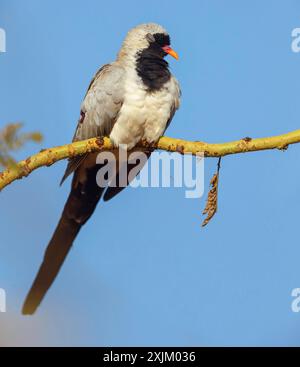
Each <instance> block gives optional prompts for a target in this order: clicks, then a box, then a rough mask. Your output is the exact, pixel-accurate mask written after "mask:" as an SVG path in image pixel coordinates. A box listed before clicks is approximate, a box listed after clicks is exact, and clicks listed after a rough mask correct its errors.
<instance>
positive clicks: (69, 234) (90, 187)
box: [22, 167, 103, 315]
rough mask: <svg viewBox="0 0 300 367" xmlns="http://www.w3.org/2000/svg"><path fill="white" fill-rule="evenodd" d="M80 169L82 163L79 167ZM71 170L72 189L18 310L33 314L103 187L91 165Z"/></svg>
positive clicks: (90, 212)
mask: <svg viewBox="0 0 300 367" xmlns="http://www.w3.org/2000/svg"><path fill="white" fill-rule="evenodd" d="M83 169H84V167H83ZM84 170H85V172H84V175H83V177H84V179H81V176H82V175H81V173H82V170H81V169H79V170H78V171H76V172H75V175H74V178H73V182H72V190H71V192H70V195H69V197H68V200H67V202H66V205H65V207H64V210H63V213H62V216H61V219H60V221H59V223H58V225H57V227H56V230H55V232H54V234H53V236H52V239H51V240H50V243H49V245H48V247H47V250H46V252H45V256H44V260H43V262H42V264H41V266H40V269H39V272H38V274H37V276H36V278H35V280H34V282H33V284H32V287H31V289H30V291H29V293H28V295H27V297H26V300H25V302H24V305H23V309H22V313H23V314H24V315H31V314H33V313H34V312H35V311H36V309H37V307H38V306H39V304H40V303H41V302H42V300H43V298H44V296H45V294H46V293H47V291H48V289H49V288H50V286H51V284H52V283H53V281H54V280H55V278H56V276H57V274H58V272H59V270H60V268H61V266H62V264H63V263H64V260H65V258H66V256H67V255H68V252H69V251H70V248H71V247H72V244H73V241H74V239H75V238H76V236H77V234H78V232H79V231H80V228H81V227H82V226H83V225H84V223H85V222H86V221H87V220H88V219H89V218H90V216H91V215H92V213H93V212H94V210H95V208H96V205H97V203H98V201H99V200H100V198H101V195H102V191H103V189H102V188H100V187H98V186H97V184H96V180H95V169H91V170H88V169H84Z"/></svg>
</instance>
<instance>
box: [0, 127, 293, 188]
mask: <svg viewBox="0 0 300 367" xmlns="http://www.w3.org/2000/svg"><path fill="white" fill-rule="evenodd" d="M295 143H300V130H295V131H292V132H289V133H287V134H283V135H278V136H272V137H266V138H258V139H251V138H244V139H241V140H236V141H231V142H228V143H220V144H210V143H205V142H201V141H195V142H192V141H186V140H182V139H173V138H168V137H166V136H164V137H162V138H161V139H160V140H159V142H158V143H157V144H156V146H155V148H156V149H161V150H166V151H169V152H179V153H182V154H197V153H200V152H203V153H204V156H205V157H223V156H225V155H229V154H238V153H246V152H254V151H259V150H267V149H286V148H287V147H288V145H290V144H295ZM140 147H141V148H143V147H147V144H146V143H141V144H140ZM112 148H113V146H112V144H111V141H110V139H109V138H103V139H99V138H92V139H88V140H83V141H78V142H75V143H71V144H67V145H63V146H59V147H55V148H50V149H44V150H42V151H40V152H39V153H37V154H35V155H33V156H31V157H29V158H27V159H25V160H23V161H20V162H19V163H17V164H16V165H15V166H14V167H12V168H10V169H7V170H5V171H3V172H2V173H0V190H2V189H3V188H4V187H5V186H7V185H9V184H10V183H11V182H13V181H15V180H17V179H20V178H22V177H25V176H28V175H29V174H30V173H31V172H32V171H34V170H35V169H37V168H39V167H43V166H51V165H52V164H53V163H55V162H57V161H60V160H62V159H66V158H72V157H75V156H78V155H82V154H84V153H89V152H100V151H101V150H111V149H112Z"/></svg>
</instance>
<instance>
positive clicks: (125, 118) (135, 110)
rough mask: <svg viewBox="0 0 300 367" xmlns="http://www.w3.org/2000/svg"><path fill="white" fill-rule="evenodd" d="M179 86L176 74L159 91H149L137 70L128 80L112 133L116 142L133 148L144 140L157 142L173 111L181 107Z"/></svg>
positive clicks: (129, 75) (130, 73) (131, 73)
mask: <svg viewBox="0 0 300 367" xmlns="http://www.w3.org/2000/svg"><path fill="white" fill-rule="evenodd" d="M179 95H180V91H179V86H178V83H177V81H176V79H175V78H174V77H171V79H170V80H169V81H168V82H167V83H166V84H165V86H164V87H163V88H162V89H161V90H159V91H156V92H151V93H150V92H147V90H146V88H145V87H144V85H143V84H142V82H141V80H140V79H139V78H138V77H137V75H136V73H135V71H134V70H133V71H131V72H130V71H129V72H128V75H127V78H126V81H125V93H124V102H123V105H122V107H121V110H120V113H119V116H118V119H117V121H116V122H115V125H114V127H113V129H112V131H111V133H110V138H111V139H112V141H113V142H114V144H115V145H117V146H118V145H120V144H126V145H127V148H128V149H131V148H133V147H134V146H135V145H136V144H137V143H138V142H139V141H140V140H141V139H145V140H146V141H147V142H149V143H153V142H156V141H157V140H158V139H159V138H160V137H161V136H162V135H163V133H164V131H165V129H166V125H167V123H168V121H169V119H170V116H171V114H172V111H173V110H174V109H176V108H178V107H179Z"/></svg>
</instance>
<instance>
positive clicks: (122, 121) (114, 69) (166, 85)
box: [22, 23, 181, 315]
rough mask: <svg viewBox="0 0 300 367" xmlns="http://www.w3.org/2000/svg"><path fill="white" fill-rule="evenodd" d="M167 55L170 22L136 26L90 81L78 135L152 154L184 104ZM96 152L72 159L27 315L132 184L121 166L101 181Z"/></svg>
mask: <svg viewBox="0 0 300 367" xmlns="http://www.w3.org/2000/svg"><path fill="white" fill-rule="evenodd" d="M167 55H171V56H173V57H174V58H175V59H178V54H177V53H176V52H175V51H174V50H173V49H172V48H171V46H170V36H169V34H168V32H167V31H166V30H165V28H163V27H162V26H161V25H159V24H156V23H146V24H141V25H138V26H136V27H134V28H132V29H131V30H130V31H129V32H128V33H127V35H126V37H125V39H124V41H123V44H122V46H121V48H120V50H119V52H118V54H117V57H116V60H115V61H113V62H112V63H110V64H105V65H104V66H102V67H101V68H100V69H99V70H98V71H97V73H96V74H95V76H94V78H93V79H92V81H91V82H90V85H89V87H88V89H87V92H86V94H85V97H84V99H83V102H82V104H81V109H80V117H79V120H78V124H77V127H76V130H75V134H74V137H73V141H79V140H84V139H89V138H93V137H104V136H108V137H109V138H110V140H111V142H112V143H113V146H114V147H116V148H117V149H118V147H120V146H121V145H126V147H127V150H128V151H130V150H132V149H134V148H135V147H136V146H137V145H138V143H139V142H140V141H146V142H147V143H148V144H149V149H148V151H146V152H145V153H146V155H147V158H148V157H150V155H151V152H152V151H153V150H152V149H151V146H153V144H155V143H156V142H157V141H158V140H159V138H160V137H161V136H162V135H163V134H164V132H165V130H166V129H167V127H168V126H169V124H170V122H171V120H172V118H173V116H174V114H175V112H176V110H177V109H178V108H179V106H180V97H181V90H180V85H179V82H178V81H177V79H176V78H175V77H174V76H173V75H172V73H171V71H170V69H169V64H168V62H167V61H166V60H165V57H166V56H167ZM96 155H97V154H96V153H87V154H85V155H82V156H80V157H75V158H71V159H69V162H68V165H67V168H66V171H65V174H64V176H63V179H62V182H63V181H64V180H65V179H66V178H67V177H68V176H69V175H71V174H72V175H73V178H72V182H71V190H70V194H69V196H68V199H67V201H66V203H65V206H64V209H63V212H62V215H61V218H60V220H59V222H58V224H57V227H56V229H55V231H54V233H53V236H52V238H51V240H50V242H49V244H48V246H47V249H46V251H45V254H44V258H43V261H42V264H41V266H40V268H39V271H38V273H37V275H36V278H35V280H34V282H33V284H32V286H31V288H30V290H29V292H28V295H27V297H26V299H25V302H24V304H23V308H22V313H23V314H24V315H32V314H34V313H35V311H36V310H37V308H38V306H39V305H40V303H41V302H42V300H43V298H44V296H45V295H46V293H47V291H48V290H49V288H50V287H51V285H52V283H53V282H54V280H55V278H56V276H57V274H58V272H59V270H60V268H61V266H62V265H63V263H64V261H65V258H66V256H67V255H68V253H69V251H70V249H71V247H72V245H73V242H74V240H75V238H76V236H77V234H78V233H79V231H80V229H81V227H82V226H83V225H84V224H85V223H86V222H87V221H88V219H89V218H90V217H91V215H92V214H93V212H94V210H95V208H96V206H97V203H98V202H99V200H100V199H101V198H103V201H108V200H110V199H112V198H113V197H114V196H115V195H117V194H118V193H119V192H121V191H122V190H123V189H124V187H126V186H127V185H128V184H129V181H130V180H129V179H127V185H126V184H125V185H123V186H121V185H118V182H119V181H118V180H119V177H118V175H119V173H120V172H117V173H116V176H117V177H116V182H117V184H116V185H115V186H114V187H110V186H107V187H99V186H98V185H97V182H96V180H95V176H96V174H97V171H98V170H99V166H98V165H97V164H96ZM126 164H127V166H128V168H130V167H132V166H134V165H133V164H129V162H127V163H126ZM62 182H61V183H62Z"/></svg>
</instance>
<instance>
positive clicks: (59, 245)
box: [22, 216, 81, 315]
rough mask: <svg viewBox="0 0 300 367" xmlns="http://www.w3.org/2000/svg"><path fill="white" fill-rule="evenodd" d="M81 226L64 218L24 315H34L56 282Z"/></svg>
mask: <svg viewBox="0 0 300 367" xmlns="http://www.w3.org/2000/svg"><path fill="white" fill-rule="evenodd" d="M80 228H81V225H80V224H78V223H76V222H75V221H74V220H70V219H68V218H66V217H65V216H62V218H61V219H60V221H59V223H58V226H57V228H56V230H55V232H54V234H53V237H52V239H51V241H50V243H49V245H48V247H47V250H46V253H45V256H44V260H43V262H42V264H41V266H40V269H39V272H38V274H37V276H36V278H35V280H34V282H33V284H32V287H31V289H30V291H29V293H28V295H27V297H26V300H25V303H24V306H23V309H22V313H23V314H24V315H31V314H33V313H34V312H35V311H36V309H37V307H38V306H39V304H40V303H41V301H42V299H43V298H44V296H45V294H46V293H47V291H48V289H49V288H50V286H51V284H52V283H53V282H54V280H55V278H56V276H57V274H58V272H59V270H60V268H61V266H62V264H63V263H64V260H65V258H66V256H67V255H68V252H69V251H70V249H71V246H72V244H73V241H74V239H75V237H76V236H77V234H78V232H79V230H80Z"/></svg>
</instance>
